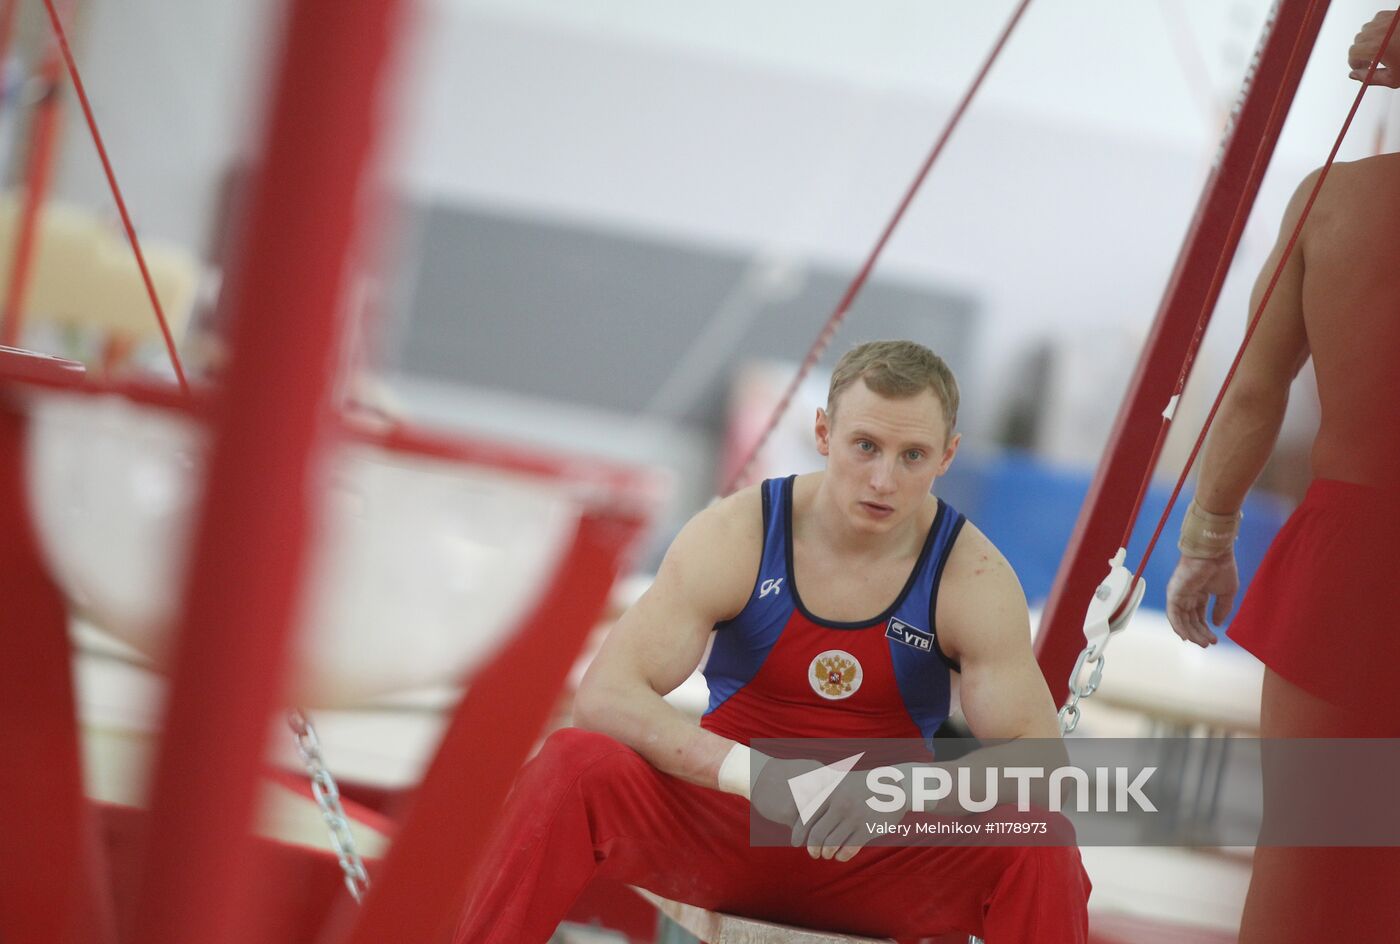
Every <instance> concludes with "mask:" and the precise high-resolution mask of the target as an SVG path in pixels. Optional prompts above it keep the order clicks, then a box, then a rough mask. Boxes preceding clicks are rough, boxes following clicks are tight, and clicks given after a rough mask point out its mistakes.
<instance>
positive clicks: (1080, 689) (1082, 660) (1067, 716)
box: [1060, 643, 1104, 735]
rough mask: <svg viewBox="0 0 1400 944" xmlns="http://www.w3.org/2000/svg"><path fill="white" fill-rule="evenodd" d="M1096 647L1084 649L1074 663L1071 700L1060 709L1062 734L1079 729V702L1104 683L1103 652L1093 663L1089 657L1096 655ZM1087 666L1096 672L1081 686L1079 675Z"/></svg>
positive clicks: (1091, 645)
mask: <svg viewBox="0 0 1400 944" xmlns="http://www.w3.org/2000/svg"><path fill="white" fill-rule="evenodd" d="M1094 649H1095V647H1094V645H1093V644H1092V643H1091V644H1089V645H1087V646H1085V647H1084V651H1083V652H1081V653H1079V659H1078V660H1077V661H1076V662H1075V663H1074V671H1073V672H1071V673H1070V675H1069V700H1068V701H1066V702H1065V706H1064V707H1063V708H1061V709H1060V734H1061V735H1065V734H1069V733H1070V732H1072V731H1073V730H1074V729H1075V728H1077V727H1079V714H1080V712H1079V700H1080V699H1081V698H1088V697H1089V696H1090V695H1092V694H1094V692H1096V691H1098V690H1099V683H1100V682H1102V681H1103V666H1104V654H1103V652H1102V650H1100V651H1099V653H1098V655H1096V656H1094V658H1093V660H1092V662H1091V661H1090V659H1089V657H1090V655H1092V654H1093V653H1094ZM1086 665H1092V666H1093V667H1094V671H1093V672H1092V673H1091V674H1090V676H1089V681H1087V682H1085V683H1084V684H1083V685H1080V684H1079V675H1080V673H1081V672H1083V671H1084V667H1085V666H1086Z"/></svg>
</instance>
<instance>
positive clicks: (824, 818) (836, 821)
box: [792, 771, 908, 862]
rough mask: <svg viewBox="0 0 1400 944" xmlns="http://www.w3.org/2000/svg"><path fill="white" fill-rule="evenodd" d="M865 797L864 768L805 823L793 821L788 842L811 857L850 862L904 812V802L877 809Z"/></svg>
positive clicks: (849, 777)
mask: <svg viewBox="0 0 1400 944" xmlns="http://www.w3.org/2000/svg"><path fill="white" fill-rule="evenodd" d="M869 799H870V789H869V788H868V787H867V786H866V783H865V775H864V771H858V772H852V774H851V775H850V776H848V777H846V778H845V779H843V780H842V781H841V783H840V784H839V785H838V786H837V787H836V789H835V790H833V791H832V792H831V796H829V797H827V799H826V802H825V803H823V804H822V805H821V808H820V809H818V810H817V811H816V813H814V814H813V815H812V816H811V817H810V818H809V819H808V820H807V822H805V823H803V822H802V821H801V820H800V819H798V820H797V821H795V822H794V824H793V827H792V844H793V845H794V846H806V847H807V854H808V855H809V856H811V857H812V858H814V859H835V860H836V861H837V862H849V861H851V860H852V859H854V858H855V856H856V853H858V852H860V850H861V849H863V848H864V847H865V845H866V844H867V843H869V842H870V840H871V839H873V838H874V837H875V836H876V835H885V834H886V832H885V831H886V830H888V829H889V828H891V827H893V826H894V825H895V824H897V823H899V821H900V820H902V819H903V818H904V816H905V814H906V813H907V812H908V809H907V804H906V806H905V807H901V808H899V809H896V810H894V811H893V812H888V813H885V812H877V811H876V810H874V809H872V808H871V807H870V806H869V805H868V803H867V802H866V801H867V800H869Z"/></svg>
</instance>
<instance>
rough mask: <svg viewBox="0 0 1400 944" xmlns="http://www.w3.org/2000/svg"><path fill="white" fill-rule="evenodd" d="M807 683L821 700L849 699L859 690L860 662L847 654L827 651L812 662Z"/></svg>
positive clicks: (840, 651)
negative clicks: (809, 683) (810, 684)
mask: <svg viewBox="0 0 1400 944" xmlns="http://www.w3.org/2000/svg"><path fill="white" fill-rule="evenodd" d="M807 681H809V682H811V683H812V690H813V691H815V692H816V693H817V694H818V695H820V696H822V697H823V698H830V699H833V700H834V699H839V698H850V697H851V696H852V695H854V694H855V693H856V689H858V688H860V682H861V670H860V662H859V660H857V659H856V657H855V656H853V655H851V654H850V653H849V652H843V651H842V650H840V649H828V650H827V651H826V652H823V653H821V654H819V655H818V656H817V657H816V658H815V659H813V660H812V664H811V667H810V668H809V669H808V672H807Z"/></svg>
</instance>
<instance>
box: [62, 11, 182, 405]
mask: <svg viewBox="0 0 1400 944" xmlns="http://www.w3.org/2000/svg"><path fill="white" fill-rule="evenodd" d="M44 8H45V9H46V10H48V13H49V22H50V23H52V24H53V31H54V37H55V38H56V39H57V40H58V46H59V49H60V50H61V51H62V52H63V61H64V62H65V63H66V64H67V66H68V75H69V77H70V78H71V79H72V80H73V88H74V90H75V91H76V92H77V93H78V102H79V104H81V105H82V108H83V117H84V118H85V119H87V126H88V130H89V131H90V132H92V143H93V144H94V145H96V146H97V156H98V158H99V159H100V160H101V161H102V171H103V173H105V174H106V175H107V184H108V186H109V187H111V190H112V198H113V199H114V200H116V202H117V212H118V213H120V214H121V218H122V226H123V227H125V229H126V238H127V241H128V242H129V243H130V244H131V251H132V252H133V253H135V254H136V265H137V267H138V268H140V270H141V280H142V281H143V282H145V283H146V294H147V296H149V297H150V299H151V307H152V308H154V309H155V313H156V320H157V321H158V322H160V333H161V336H162V337H163V338H164V339H165V350H166V352H167V353H168V354H169V355H170V365H171V366H172V367H173V368H175V379H176V380H177V381H178V382H179V384H180V389H181V391H183V392H184V393H186V394H188V393H189V392H190V387H189V383H188V382H187V381H186V380H185V371H184V368H183V367H181V366H180V355H179V354H177V353H176V352H175V338H174V336H172V335H171V333H170V324H169V323H168V322H167V321H166V320H165V309H164V308H162V307H161V304H160V298H159V296H157V295H156V286H155V283H154V282H153V281H151V273H150V270H149V269H147V268H146V255H145V253H143V252H142V251H141V241H140V240H139V239H138V238H137V236H136V227H135V226H133V225H132V222H131V214H130V213H128V212H127V210H126V201H125V200H124V199H122V191H121V187H120V186H118V185H117V177H116V174H114V173H113V172H112V162H111V160H109V159H108V157H107V148H106V146H105V145H103V143H102V133H101V132H100V131H98V130H97V119H96V118H94V117H93V114H92V105H91V104H90V103H89V102H88V97H87V90H86V89H84V87H83V79H82V76H80V75H79V74H78V64H77V63H76V62H75V61H74V60H73V51H72V49H70V48H69V46H68V34H67V33H65V32H64V30H63V22H62V21H61V20H60V19H59V16H58V11H57V10H56V9H54V0H44Z"/></svg>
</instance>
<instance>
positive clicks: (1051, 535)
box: [936, 452, 1291, 610]
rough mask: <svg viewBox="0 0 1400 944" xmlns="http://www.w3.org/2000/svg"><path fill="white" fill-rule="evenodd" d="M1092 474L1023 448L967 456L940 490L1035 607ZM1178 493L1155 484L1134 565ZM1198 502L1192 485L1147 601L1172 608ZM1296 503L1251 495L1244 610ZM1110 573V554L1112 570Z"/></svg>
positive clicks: (1165, 539)
mask: <svg viewBox="0 0 1400 944" xmlns="http://www.w3.org/2000/svg"><path fill="white" fill-rule="evenodd" d="M1092 474H1093V473H1092V470H1088V469H1085V470H1082V471H1081V470H1073V469H1065V468H1058V467H1051V466H1049V465H1047V464H1045V463H1044V462H1042V461H1040V460H1038V459H1036V458H1034V457H1032V456H1030V455H1028V454H1025V453H1019V452H1006V453H1002V454H1000V455H994V456H976V455H968V454H959V456H958V458H957V460H956V461H955V462H954V463H953V466H952V468H951V469H950V470H949V472H948V474H947V475H946V476H944V477H943V478H942V479H939V481H938V485H937V486H936V491H937V493H938V494H939V496H940V497H942V498H943V499H944V500H946V501H947V502H949V503H950V504H951V505H953V507H955V508H957V509H958V510H959V511H961V512H962V513H963V514H965V515H967V517H968V518H969V519H971V520H972V522H973V523H974V524H976V525H977V527H979V528H981V529H982V531H983V533H985V534H986V535H987V537H989V538H991V540H992V542H993V543H994V544H996V546H997V547H998V548H1000V549H1001V552H1002V553H1003V554H1005V555H1006V558H1007V560H1009V561H1010V562H1011V565H1012V566H1013V567H1014V568H1015V569H1016V573H1017V575H1018V576H1019V577H1020V578H1021V585H1022V586H1023V587H1024V588H1025V591H1026V598H1027V599H1028V600H1029V601H1030V603H1031V605H1032V606H1035V605H1037V604H1039V603H1043V602H1044V600H1045V598H1046V597H1047V596H1048V595H1049V593H1050V587H1051V585H1052V584H1053V583H1054V580H1055V573H1056V572H1057V571H1058V569H1059V566H1060V558H1061V557H1062V556H1063V555H1064V553H1065V549H1066V548H1067V547H1068V545H1069V538H1070V534H1071V532H1073V530H1074V523H1075V520H1076V519H1077V518H1078V517H1079V509H1080V506H1081V505H1083V503H1084V497H1085V495H1086V494H1087V493H1088V491H1089V480H1090V478H1091V476H1092ZM1170 495H1171V487H1170V486H1168V485H1154V486H1153V487H1151V488H1150V489H1149V490H1148V493H1147V499H1146V501H1145V502H1144V504H1143V510H1142V515H1141V516H1140V517H1139V519H1138V526H1137V531H1136V533H1135V534H1134V535H1133V540H1132V543H1131V544H1130V545H1129V547H1128V561H1127V563H1128V567H1129V568H1130V569H1135V568H1136V567H1137V564H1138V562H1139V560H1140V559H1141V557H1142V552H1143V550H1144V549H1145V548H1146V546H1147V541H1148V539H1149V538H1151V536H1152V530H1153V528H1155V527H1156V524H1157V519H1158V518H1159V517H1160V516H1161V514H1162V509H1163V508H1165V507H1166V505H1167V498H1168V497H1169V496H1170ZM1190 501H1191V492H1190V491H1189V490H1184V491H1183V492H1182V494H1181V497H1180V499H1178V501H1177V503H1176V507H1175V508H1173V509H1172V515H1171V519H1170V520H1169V521H1168V523H1167V528H1166V530H1165V531H1164V532H1163V533H1162V539H1161V541H1159V542H1158V544H1157V550H1156V551H1155V552H1154V554H1153V556H1152V560H1151V561H1150V562H1149V563H1148V565H1147V571H1146V573H1145V574H1144V577H1145V579H1146V580H1147V593H1146V596H1145V597H1144V598H1143V606H1145V607H1151V608H1154V609H1159V610H1161V609H1165V608H1166V587H1167V580H1168V578H1170V577H1171V573H1172V570H1173V569H1174V568H1175V567H1176V561H1177V550H1176V538H1177V534H1178V533H1179V532H1180V530H1181V519H1182V517H1183V516H1184V515H1185V514H1186V506H1187V505H1188V504H1189V503H1190ZM1290 507H1291V506H1290V505H1289V503H1287V502H1286V501H1284V500H1283V499H1280V498H1276V497H1273V496H1270V495H1264V494H1256V493H1251V495H1250V496H1249V498H1248V499H1247V500H1246V501H1245V505H1244V521H1243V523H1242V524H1241V527H1240V539H1239V541H1238V543H1237V544H1236V545H1235V559H1236V560H1237V561H1238V563H1239V568H1240V591H1241V592H1240V595H1239V596H1237V597H1236V598H1235V605H1236V608H1238V606H1239V601H1240V599H1242V598H1243V593H1244V590H1245V589H1246V588H1247V587H1248V586H1249V580H1250V578H1251V577H1253V576H1254V572H1255V570H1257V569H1258V567H1259V562H1260V561H1261V560H1262V559H1263V557H1264V552H1265V551H1266V550H1268V547H1269V542H1270V541H1272V540H1273V538H1274V535H1275V534H1277V533H1278V530H1279V528H1281V527H1283V523H1284V521H1285V520H1286V519H1287V517H1288V513H1289V511H1290ZM1107 572H1108V561H1107V560H1105V561H1104V573H1107Z"/></svg>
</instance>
